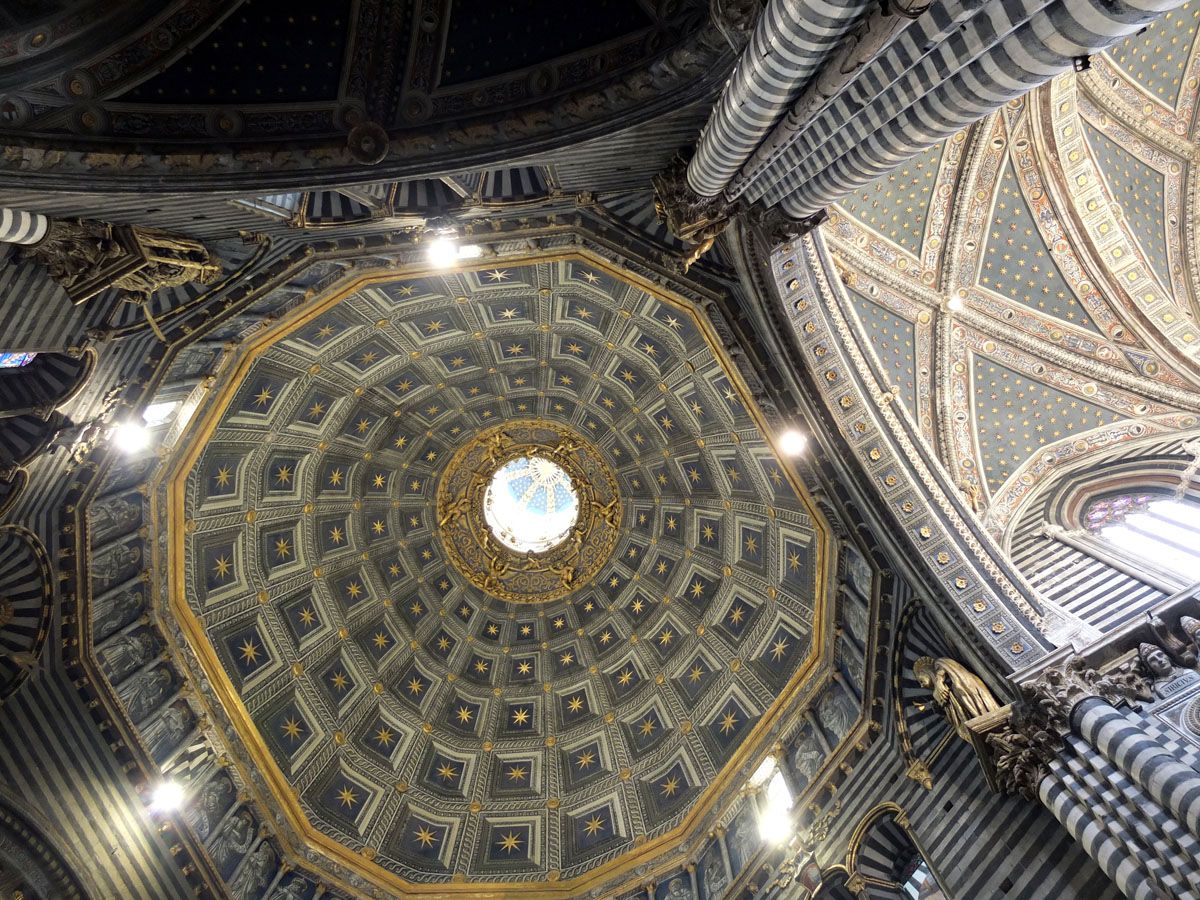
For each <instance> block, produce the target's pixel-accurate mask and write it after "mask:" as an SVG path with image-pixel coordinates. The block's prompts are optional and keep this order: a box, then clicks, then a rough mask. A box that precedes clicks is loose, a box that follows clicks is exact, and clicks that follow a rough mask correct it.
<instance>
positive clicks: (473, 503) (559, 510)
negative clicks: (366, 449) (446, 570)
mask: <svg viewBox="0 0 1200 900" xmlns="http://www.w3.org/2000/svg"><path fill="white" fill-rule="evenodd" d="M437 515H438V528H439V534H440V537H441V541H442V544H443V546H444V547H445V550H446V556H447V557H448V558H449V559H450V562H451V563H452V564H453V565H454V567H455V568H456V569H458V571H459V572H460V573H462V575H463V576H464V577H465V578H466V579H467V580H468V581H470V582H471V583H472V584H473V585H475V586H476V587H477V588H479V589H480V590H482V591H484V592H485V593H487V594H490V595H491V596H493V597H498V598H500V599H502V600H511V601H513V602H516V603H544V602H546V601H548V600H556V599H558V598H559V597H562V596H564V595H566V594H568V593H570V592H571V591H573V590H575V589H576V588H578V587H580V586H581V585H584V584H587V583H588V582H589V581H591V580H592V579H593V578H594V577H595V576H596V574H597V573H598V572H599V570H600V567H601V566H603V565H604V563H605V562H607V560H608V558H609V556H610V555H611V553H612V549H613V547H614V546H615V545H616V542H617V537H618V536H619V535H620V533H621V517H622V509H621V497H620V494H619V493H618V491H617V480H616V477H615V476H614V475H613V472H612V470H611V469H610V468H609V467H608V465H607V464H605V462H604V460H603V459H602V458H601V456H600V451H599V450H598V449H597V448H596V447H595V446H594V445H593V444H591V443H590V442H589V441H587V440H585V439H584V438H582V437H580V436H579V435H578V434H576V433H575V432H574V431H572V430H570V429H568V428H566V427H564V426H562V425H558V424H555V423H551V422H545V421H536V420H516V421H512V422H506V423H504V424H502V425H498V426H494V427H492V428H489V429H486V430H484V431H481V432H479V434H478V435H476V437H475V438H474V439H473V440H472V441H470V442H468V443H467V444H465V445H464V446H463V447H461V448H460V449H459V450H458V452H457V453H455V454H454V456H453V458H451V460H450V463H449V464H448V465H447V466H446V470H445V472H444V474H443V475H442V480H441V483H440V484H439V486H438V494H437Z"/></svg>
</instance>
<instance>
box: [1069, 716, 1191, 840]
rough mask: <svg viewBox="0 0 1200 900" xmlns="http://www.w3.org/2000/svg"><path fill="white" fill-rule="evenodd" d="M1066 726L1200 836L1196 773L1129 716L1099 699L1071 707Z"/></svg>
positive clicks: (1189, 829)
mask: <svg viewBox="0 0 1200 900" xmlns="http://www.w3.org/2000/svg"><path fill="white" fill-rule="evenodd" d="M1071 725H1072V727H1073V728H1074V729H1075V730H1076V731H1077V732H1078V733H1079V735H1080V736H1081V737H1083V739H1084V740H1086V741H1087V742H1088V743H1089V744H1091V745H1092V746H1093V747H1095V748H1096V749H1097V750H1098V751H1100V753H1101V754H1103V755H1104V757H1105V758H1106V759H1108V760H1110V761H1111V762H1112V763H1113V765H1115V766H1116V767H1117V768H1118V769H1120V770H1121V771H1122V772H1124V773H1125V774H1126V775H1127V776H1128V777H1129V778H1130V779H1131V780H1132V781H1133V782H1134V783H1135V784H1137V785H1139V786H1140V787H1141V788H1142V789H1143V790H1144V791H1145V792H1146V793H1147V794H1149V795H1150V796H1151V797H1153V798H1154V800H1155V802H1157V803H1158V804H1159V805H1160V806H1161V807H1162V808H1163V809H1164V810H1166V811H1167V812H1168V813H1169V814H1170V815H1171V817H1172V818H1173V819H1174V820H1175V821H1176V822H1178V823H1179V824H1180V825H1182V826H1183V827H1184V828H1186V829H1187V830H1188V831H1189V832H1190V833H1191V834H1192V836H1193V837H1196V838H1200V775H1198V774H1197V773H1196V771H1195V770H1194V769H1192V768H1191V767H1190V766H1186V765H1183V764H1182V763H1180V762H1178V761H1177V760H1175V759H1173V758H1172V757H1171V756H1168V755H1167V753H1166V752H1165V751H1164V750H1163V748H1162V746H1161V745H1159V744H1158V743H1157V742H1155V741H1154V740H1153V739H1151V738H1150V736H1149V735H1147V733H1146V730H1145V728H1144V727H1143V726H1142V725H1141V723H1139V722H1138V721H1137V720H1136V719H1135V718H1134V717H1133V716H1132V715H1130V714H1129V713H1126V712H1124V711H1122V710H1119V709H1117V708H1116V707H1114V706H1112V705H1110V704H1109V703H1107V702H1106V701H1104V700H1101V699H1100V698H1098V697H1089V698H1088V699H1086V700H1084V701H1083V702H1081V703H1079V704H1078V705H1077V706H1076V707H1075V709H1074V710H1073V711H1072V713H1071Z"/></svg>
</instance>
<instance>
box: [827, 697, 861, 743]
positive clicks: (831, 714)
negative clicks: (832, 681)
mask: <svg viewBox="0 0 1200 900" xmlns="http://www.w3.org/2000/svg"><path fill="white" fill-rule="evenodd" d="M817 715H818V716H819V717H820V719H821V724H822V725H824V726H825V727H826V728H827V729H829V731H830V732H831V733H832V734H833V736H834V738H835V740H839V741H840V740H841V739H842V738H843V737H845V736H846V733H847V732H848V731H849V730H850V726H851V725H853V724H854V719H855V718H856V717H857V715H858V711H857V710H856V709H855V708H854V705H853V703H851V702H850V698H848V697H847V696H846V695H845V694H844V693H843V692H842V691H841V689H840V688H838V687H837V686H836V685H831V686H830V688H829V690H827V691H826V692H825V696H823V697H822V698H821V701H820V703H819V704H818V705H817Z"/></svg>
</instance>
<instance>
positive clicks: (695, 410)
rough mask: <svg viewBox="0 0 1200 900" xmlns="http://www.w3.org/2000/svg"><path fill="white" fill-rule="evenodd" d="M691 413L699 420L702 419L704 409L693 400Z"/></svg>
mask: <svg viewBox="0 0 1200 900" xmlns="http://www.w3.org/2000/svg"><path fill="white" fill-rule="evenodd" d="M692 412H693V413H695V414H696V415H697V416H699V417H700V418H704V407H703V406H701V405H700V404H699V403H697V402H696V401H695V400H693V401H692Z"/></svg>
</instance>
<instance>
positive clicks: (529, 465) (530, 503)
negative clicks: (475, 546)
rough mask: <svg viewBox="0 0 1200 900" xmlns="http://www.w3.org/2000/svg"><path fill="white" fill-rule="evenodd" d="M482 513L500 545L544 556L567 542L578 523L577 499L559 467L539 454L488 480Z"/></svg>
mask: <svg viewBox="0 0 1200 900" xmlns="http://www.w3.org/2000/svg"><path fill="white" fill-rule="evenodd" d="M483 514H484V518H485V519H486V520H487V523H488V527H490V528H491V529H492V534H493V535H495V537H496V540H498V541H499V542H500V543H502V544H503V545H504V546H505V547H508V548H509V549H510V550H516V551H517V552H518V553H529V552H532V553H543V552H545V551H546V550H549V549H550V548H552V547H556V546H558V545H559V544H561V543H562V542H563V541H564V540H566V538H567V535H568V534H569V533H570V531H571V527H572V526H573V525H574V524H575V523H576V521H578V519H579V497H578V495H577V494H576V492H575V488H574V487H573V486H572V484H571V477H570V476H569V475H568V474H567V473H566V471H565V470H564V469H563V468H562V466H560V465H558V464H557V463H555V462H554V461H553V460H550V459H547V458H546V457H544V456H537V455H529V456H521V457H518V458H517V459H514V460H510V461H509V462H507V463H505V464H504V465H503V466H501V467H500V468H499V469H497V470H496V473H495V474H494V475H493V476H492V480H491V483H490V484H489V485H488V488H487V492H486V493H485V494H484V498H483Z"/></svg>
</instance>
